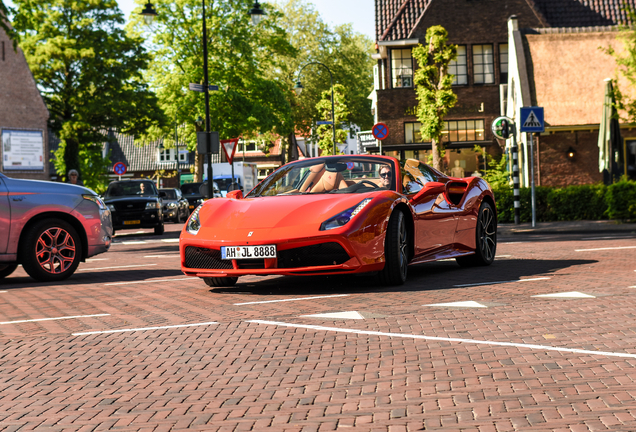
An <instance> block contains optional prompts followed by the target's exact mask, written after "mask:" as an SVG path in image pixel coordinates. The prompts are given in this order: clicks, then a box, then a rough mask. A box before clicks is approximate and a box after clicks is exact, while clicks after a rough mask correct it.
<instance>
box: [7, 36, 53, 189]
mask: <svg viewBox="0 0 636 432" xmlns="http://www.w3.org/2000/svg"><path fill="white" fill-rule="evenodd" d="M48 118H49V111H48V109H47V107H46V104H45V103H44V100H43V99H42V96H41V95H40V91H39V90H38V88H37V86H36V84H35V79H34V78H33V75H32V74H31V70H30V69H29V66H28V64H27V62H26V60H25V58H24V54H23V53H22V50H21V49H19V48H17V50H14V49H13V42H12V41H11V40H9V38H8V37H7V35H6V33H5V32H4V30H2V29H0V137H1V140H2V145H0V159H1V160H2V163H1V164H0V172H2V173H4V174H6V175H8V176H9V177H16V178H27V179H38V180H48V179H49V170H50V168H49V146H48V131H47V121H48Z"/></svg>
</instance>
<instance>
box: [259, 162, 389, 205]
mask: <svg viewBox="0 0 636 432" xmlns="http://www.w3.org/2000/svg"><path fill="white" fill-rule="evenodd" d="M394 168H395V167H394V162H393V160H391V159H388V158H387V159H381V158H377V157H376V158H374V157H364V156H341V157H329V158H311V159H304V160H302V161H298V162H294V163H290V164H287V165H285V166H283V167H281V168H279V169H278V170H276V171H275V172H274V173H273V174H272V175H270V176H269V177H267V178H266V179H265V180H263V181H262V182H261V183H259V184H258V185H257V186H256V187H255V188H254V190H253V191H252V192H250V193H249V194H248V195H247V196H248V197H258V196H276V195H305V194H321V193H364V192H371V191H374V190H395V174H394Z"/></svg>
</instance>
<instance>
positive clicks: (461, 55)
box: [448, 45, 468, 85]
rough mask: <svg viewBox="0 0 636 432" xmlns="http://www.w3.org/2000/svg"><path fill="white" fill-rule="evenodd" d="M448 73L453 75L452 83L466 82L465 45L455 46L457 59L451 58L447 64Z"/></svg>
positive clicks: (464, 83) (460, 83) (466, 60)
mask: <svg viewBox="0 0 636 432" xmlns="http://www.w3.org/2000/svg"><path fill="white" fill-rule="evenodd" d="M448 73H450V74H452V75H455V77H454V78H453V85H466V84H468V57H467V56H466V45H458V46H457V59H456V60H452V61H451V62H450V64H449V65H448Z"/></svg>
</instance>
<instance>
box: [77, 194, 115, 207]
mask: <svg viewBox="0 0 636 432" xmlns="http://www.w3.org/2000/svg"><path fill="white" fill-rule="evenodd" d="M82 197H83V198H84V199H87V200H89V201H93V202H94V203H95V204H97V206H98V207H99V208H100V209H101V210H106V204H104V201H102V199H101V198H100V197H98V196H97V195H91V194H82ZM113 210H114V209H113Z"/></svg>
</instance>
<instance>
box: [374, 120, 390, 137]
mask: <svg viewBox="0 0 636 432" xmlns="http://www.w3.org/2000/svg"><path fill="white" fill-rule="evenodd" d="M371 131H372V132H373V136H374V137H375V139H379V140H380V141H382V140H383V139H385V138H386V137H388V136H389V127H388V126H387V125H385V124H384V123H376V124H374V125H373V128H371Z"/></svg>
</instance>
